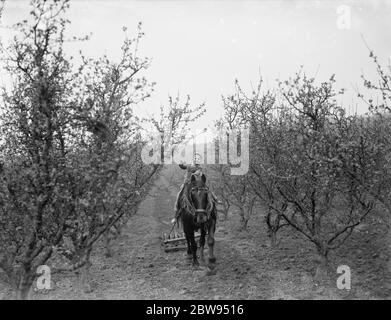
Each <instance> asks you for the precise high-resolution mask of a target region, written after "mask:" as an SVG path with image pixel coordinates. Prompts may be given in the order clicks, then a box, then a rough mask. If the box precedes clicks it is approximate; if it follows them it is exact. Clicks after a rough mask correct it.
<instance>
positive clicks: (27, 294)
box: [16, 269, 34, 300]
mask: <svg viewBox="0 0 391 320" xmlns="http://www.w3.org/2000/svg"><path fill="white" fill-rule="evenodd" d="M33 282H34V275H32V274H31V270H28V269H27V270H26V269H25V270H21V271H20V276H19V279H18V283H17V287H16V299H17V300H29V299H30V298H31V289H32V285H33Z"/></svg>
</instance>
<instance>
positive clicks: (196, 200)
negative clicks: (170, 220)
mask: <svg viewBox="0 0 391 320" xmlns="http://www.w3.org/2000/svg"><path fill="white" fill-rule="evenodd" d="M190 199H191V202H192V204H193V206H194V209H195V218H196V222H197V223H198V224H201V223H204V222H206V221H207V220H208V213H207V210H206V209H207V206H208V188H207V186H206V176H205V175H204V174H201V175H196V174H193V175H192V176H191V180H190Z"/></svg>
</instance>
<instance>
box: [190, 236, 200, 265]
mask: <svg viewBox="0 0 391 320" xmlns="http://www.w3.org/2000/svg"><path fill="white" fill-rule="evenodd" d="M190 244H191V253H192V254H193V265H194V266H198V265H199V263H198V259H197V243H196V241H195V238H194V230H193V231H192V232H191V233H190Z"/></svg>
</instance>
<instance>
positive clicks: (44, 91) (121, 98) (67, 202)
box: [0, 0, 204, 299]
mask: <svg viewBox="0 0 391 320" xmlns="http://www.w3.org/2000/svg"><path fill="white" fill-rule="evenodd" d="M68 7H69V1H68V0H51V1H42V0H32V1H31V12H30V18H29V19H27V20H24V21H22V22H20V23H17V24H16V25H15V26H13V28H12V32H13V33H14V34H15V37H14V38H13V40H12V41H11V42H10V43H9V44H8V45H5V44H3V43H1V55H2V62H3V65H2V70H3V71H4V74H6V75H7V79H8V80H9V81H8V80H7V82H9V84H10V85H7V86H4V87H3V88H1V89H2V92H1V94H2V101H1V111H0V130H1V131H0V132H1V133H0V269H1V270H2V271H4V272H5V274H6V275H7V276H8V279H9V283H10V285H11V287H12V288H14V289H15V292H16V293H17V298H20V299H25V298H28V297H29V293H30V291H31V287H32V285H33V282H34V280H35V278H36V277H37V273H36V272H37V268H38V267H39V266H41V265H45V264H47V263H49V262H50V261H51V260H50V259H53V258H54V257H56V258H58V257H61V259H60V260H61V261H62V260H63V259H65V260H66V262H65V263H64V264H61V265H60V267H59V268H57V269H56V270H52V271H62V270H68V271H74V270H77V269H79V268H83V274H84V276H83V278H84V279H86V280H88V274H89V267H90V265H91V262H90V255H91V251H92V249H93V248H94V246H95V245H96V243H97V242H98V241H99V240H100V239H102V238H104V239H105V244H106V254H107V255H110V254H111V251H110V240H111V238H112V236H111V235H112V234H117V233H118V230H120V229H121V226H122V225H124V224H125V223H126V222H127V221H128V219H129V217H131V216H132V215H133V214H134V213H135V212H136V210H137V206H138V204H139V203H140V201H141V200H142V199H143V198H144V197H145V195H146V193H147V190H148V187H149V185H150V183H151V181H152V179H153V178H154V176H155V175H156V173H157V172H158V171H159V168H160V167H159V165H154V164H151V165H146V164H144V163H143V162H142V160H141V154H142V152H141V149H142V148H143V147H144V146H145V145H146V143H147V142H148V141H147V140H146V139H145V138H143V137H144V136H145V135H143V128H142V126H141V125H140V124H141V123H144V122H143V121H142V119H139V118H138V117H137V116H136V115H135V114H134V112H133V109H134V106H135V105H137V104H139V103H140V102H142V101H144V100H145V99H147V98H148V97H149V96H150V94H151V92H152V91H153V88H154V85H155V84H154V83H151V82H149V81H148V80H147V79H146V78H145V77H144V76H143V72H144V71H145V70H146V69H147V68H148V67H149V65H150V61H149V59H148V58H144V57H140V55H139V52H138V50H139V44H140V41H141V39H142V37H143V35H144V34H143V32H142V29H141V24H139V25H138V31H137V34H136V36H135V37H128V36H127V33H126V29H124V30H123V31H124V34H125V36H124V42H123V44H122V47H121V48H120V52H121V55H120V58H119V60H118V61H112V60H111V59H109V58H108V57H107V56H103V57H101V58H88V57H85V56H83V55H82V54H81V55H80V57H79V60H80V62H78V63H76V62H74V60H76V59H74V58H73V57H70V56H68V55H67V54H66V52H65V51H64V45H65V43H66V42H68V41H73V42H75V41H87V40H88V38H86V37H84V38H72V39H67V38H66V36H65V31H66V27H67V25H68V24H69V23H70V22H69V21H68V20H67V19H65V17H64V14H65V12H66V10H67V9H68ZM193 111H194V112H193ZM203 112H204V108H203V105H201V106H200V107H197V108H195V109H194V110H193V109H192V108H191V106H190V102H189V98H188V100H187V101H186V102H185V103H184V104H181V103H180V101H179V98H178V99H170V100H169V106H168V107H167V108H163V109H162V114H161V115H160V117H161V120H156V119H153V118H152V119H147V120H144V121H149V122H150V124H151V125H152V126H154V127H155V128H156V129H157V130H158V131H163V132H167V128H168V129H169V135H170V137H171V139H172V140H175V143H179V142H180V140H181V139H183V137H184V134H185V131H186V128H187V125H188V123H189V122H191V121H193V120H192V119H194V118H196V116H197V114H199V115H201V114H202V113H203ZM166 138H167V137H166ZM166 138H165V139H166ZM85 285H86V287H85V288H86V289H88V281H87V282H86V283H85Z"/></svg>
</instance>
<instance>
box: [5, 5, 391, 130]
mask: <svg viewBox="0 0 391 320" xmlns="http://www.w3.org/2000/svg"><path fill="white" fill-rule="evenodd" d="M27 5H28V1H22V0H12V1H8V3H7V5H6V10H5V12H4V14H3V23H2V24H3V25H7V24H11V23H14V22H16V21H18V20H21V19H24V18H25V17H26V15H27V14H28V6H27ZM341 6H342V7H341ZM344 6H345V7H344ZM346 6H347V7H346ZM338 8H339V9H338ZM346 8H348V9H346ZM349 11H350V18H349V16H348V15H349ZM69 17H70V19H71V21H72V24H71V28H70V30H69V31H70V32H71V33H73V34H76V35H82V34H86V33H89V32H92V33H93V38H92V39H91V41H89V42H88V43H85V44H83V50H84V51H85V53H86V54H88V55H101V54H103V53H106V54H108V55H109V56H112V57H116V56H117V55H118V53H119V48H120V45H121V42H122V40H123V33H122V31H121V30H122V26H127V27H128V32H129V33H131V32H133V31H134V32H136V27H137V23H138V21H142V23H143V26H144V28H143V29H144V31H145V33H146V37H145V38H144V41H143V43H142V46H141V49H142V50H141V52H142V53H143V54H144V55H146V56H149V57H152V58H153V62H152V65H151V68H150V70H149V71H148V77H149V79H150V80H151V81H156V82H157V87H156V91H155V93H154V96H153V97H152V99H150V100H149V101H147V102H146V103H145V105H143V106H142V107H140V108H139V112H140V113H141V114H144V115H147V114H152V113H154V112H156V111H157V109H158V108H159V106H160V104H162V103H166V102H167V96H168V94H172V95H175V94H177V93H178V92H179V93H180V94H181V95H183V96H185V95H186V94H190V95H191V97H192V101H193V103H201V102H203V101H205V102H206V106H207V109H208V112H207V116H206V117H205V123H206V124H209V123H211V121H212V120H213V119H217V118H218V117H219V116H220V115H221V95H222V94H229V93H232V92H233V90H234V79H235V78H238V79H239V81H240V82H241V83H242V84H243V86H244V87H245V88H250V85H251V82H253V83H255V82H256V80H257V78H258V74H259V71H260V72H261V74H262V76H263V77H264V79H265V81H266V83H267V85H268V86H269V87H270V88H272V87H275V79H276V78H277V77H280V78H282V79H284V78H287V77H288V76H290V75H292V74H293V73H294V72H295V71H297V70H298V69H299V66H300V65H303V66H304V69H305V71H306V72H307V73H308V74H309V75H315V74H317V78H318V79H319V80H325V79H326V77H327V78H328V77H329V76H330V75H331V74H332V73H336V76H337V77H336V79H337V85H338V86H339V87H344V88H347V89H348V90H349V91H348V95H347V96H346V97H345V98H344V100H345V101H344V104H345V105H346V106H347V107H350V106H351V105H355V104H356V99H355V98H354V96H355V93H354V90H353V88H352V86H354V85H356V84H357V85H361V81H360V74H361V72H363V71H364V72H365V73H367V74H370V75H371V74H372V72H373V66H372V64H371V61H370V60H369V58H368V51H367V49H366V47H365V44H364V42H363V40H362V38H361V34H362V35H363V36H364V37H365V39H366V41H367V43H368V44H369V45H370V46H371V47H372V48H373V49H374V50H375V51H376V53H377V55H378V56H380V57H381V61H382V63H386V61H387V59H389V58H390V57H391V36H390V35H391V2H390V1H354V2H353V1H310V0H306V1H162V0H160V1H141V0H139V1H127V0H117V1H87V0H85V1H83V0H72V1H71V9H70V11H69ZM7 32H9V31H7V30H6V29H2V30H1V35H2V36H3V37H4V36H5V33H7ZM72 49H74V50H75V51H76V50H78V49H79V47H76V46H73V48H72ZM358 111H359V112H360V111H361V112H362V111H364V108H363V107H362V106H359V110H358Z"/></svg>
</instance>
